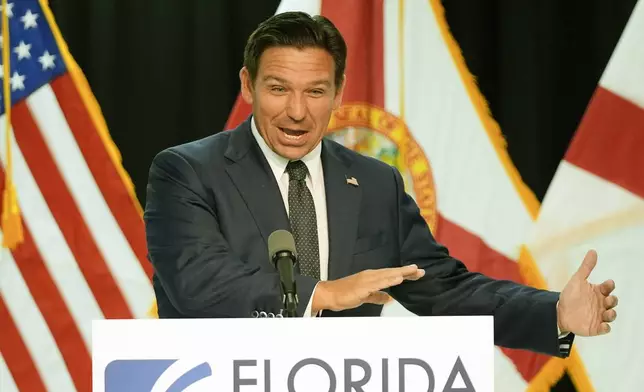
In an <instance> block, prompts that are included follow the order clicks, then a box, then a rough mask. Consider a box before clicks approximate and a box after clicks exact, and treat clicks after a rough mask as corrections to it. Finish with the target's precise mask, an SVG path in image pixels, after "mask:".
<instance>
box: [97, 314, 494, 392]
mask: <svg viewBox="0 0 644 392" xmlns="http://www.w3.org/2000/svg"><path fill="white" fill-rule="evenodd" d="M92 362H93V364H92V373H93V375H92V376H93V377H92V378H93V390H94V391H97V392H104V391H105V392H117V391H118V392H179V391H187V392H198V391H204V392H205V391H208V392H213V391H230V392H282V391H286V392H295V391H297V392H328V391H332V392H336V391H337V392H345V391H346V392H376V391H378V392H420V391H422V392H427V391H432V392H433V391H436V392H445V391H461V392H464V391H471V392H474V391H476V392H492V391H493V390H494V385H493V383H494V369H493V367H494V341H493V320H492V317H491V316H477V317H375V318H257V319H185V320H100V321H94V323H93V325H92Z"/></svg>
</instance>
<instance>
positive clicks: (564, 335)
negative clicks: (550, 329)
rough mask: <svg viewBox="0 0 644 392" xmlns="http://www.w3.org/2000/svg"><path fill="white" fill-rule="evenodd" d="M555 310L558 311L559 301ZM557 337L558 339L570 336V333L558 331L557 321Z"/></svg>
mask: <svg viewBox="0 0 644 392" xmlns="http://www.w3.org/2000/svg"><path fill="white" fill-rule="evenodd" d="M557 309H559V301H557ZM557 335H558V336H559V339H561V338H565V337H566V336H568V335H570V332H564V333H561V329H559V320H557Z"/></svg>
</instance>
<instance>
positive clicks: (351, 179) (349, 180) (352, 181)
mask: <svg viewBox="0 0 644 392" xmlns="http://www.w3.org/2000/svg"><path fill="white" fill-rule="evenodd" d="M347 184H351V185H353V186H358V180H356V178H355V177H349V178H347Z"/></svg>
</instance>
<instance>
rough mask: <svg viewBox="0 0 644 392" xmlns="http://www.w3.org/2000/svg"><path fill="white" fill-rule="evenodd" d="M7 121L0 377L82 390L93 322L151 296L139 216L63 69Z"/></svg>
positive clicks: (141, 306) (29, 385) (123, 314)
mask: <svg viewBox="0 0 644 392" xmlns="http://www.w3.org/2000/svg"><path fill="white" fill-rule="evenodd" d="M12 125H13V135H14V137H13V140H12V143H13V145H12V153H13V154H12V163H13V170H14V176H13V178H14V182H15V184H16V189H17V192H18V201H19V204H20V208H21V213H22V219H23V223H24V231H25V238H24V242H23V243H22V244H21V245H19V246H18V248H17V249H16V250H14V251H9V250H6V249H5V250H3V254H2V259H1V260H0V295H1V297H0V299H1V301H0V351H1V353H2V357H3V362H2V364H3V366H5V367H6V368H7V369H8V374H7V375H5V374H4V373H3V376H6V378H7V379H8V381H6V383H7V385H9V384H11V385H15V386H16V387H17V388H18V389H19V390H29V391H38V390H65V391H74V390H79V391H85V390H90V389H91V354H90V350H91V322H92V320H95V319H102V318H132V317H137V318H140V317H146V316H147V313H148V311H149V309H150V306H151V305H152V304H153V301H154V293H153V290H152V286H151V283H150V272H151V268H150V266H149V263H148V261H147V260H146V258H145V255H146V250H145V246H146V245H145V231H144V226H143V220H142V217H141V215H140V212H139V209H138V208H137V205H136V200H134V199H133V197H132V196H131V194H130V191H129V190H128V188H127V185H126V184H125V183H124V180H123V179H122V177H121V176H120V174H119V170H122V169H120V168H118V167H117V166H116V165H117V164H116V163H115V162H114V161H113V160H112V159H111V157H110V155H109V154H110V151H109V146H108V145H106V144H105V143H104V142H103V140H102V139H101V136H100V134H99V132H100V130H99V129H98V128H97V125H96V123H95V122H94V119H93V118H92V117H91V116H90V113H89V111H88V109H87V106H86V105H85V101H84V100H83V99H82V97H81V93H80V90H79V88H78V87H77V85H76V82H75V81H74V80H73V79H72V76H71V75H69V74H65V75H63V76H60V77H59V78H57V79H55V80H54V81H53V82H52V83H51V84H50V85H46V86H43V87H41V88H40V89H38V90H37V91H35V92H34V93H32V94H31V95H30V96H29V97H28V98H27V99H26V100H24V101H22V102H19V103H17V104H15V105H14V106H13V108H12ZM0 132H2V134H4V132H6V129H5V124H4V116H3V117H2V118H0ZM0 139H2V140H1V141H0V153H1V156H2V164H3V165H2V167H3V170H1V171H0V184H2V186H4V175H5V172H4V168H6V163H7V162H6V156H5V155H4V154H5V146H4V145H3V144H4V137H3V138H0ZM2 369H3V368H2V367H0V370H2Z"/></svg>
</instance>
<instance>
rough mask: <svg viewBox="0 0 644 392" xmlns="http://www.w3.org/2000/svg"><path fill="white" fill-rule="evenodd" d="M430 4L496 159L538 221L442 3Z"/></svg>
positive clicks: (532, 201)
mask: <svg viewBox="0 0 644 392" xmlns="http://www.w3.org/2000/svg"><path fill="white" fill-rule="evenodd" d="M428 1H429V3H430V5H431V7H432V10H433V11H434V16H435V17H436V21H437V23H438V26H439V29H440V31H441V34H442V36H443V40H444V41H445V44H446V45H447V48H448V49H449V51H450V54H451V55H452V59H453V60H454V64H455V65H456V68H457V69H458V72H459V75H460V76H461V80H462V81H463V84H464V86H465V88H466V89H467V92H468V96H469V97H470V99H471V100H472V104H473V105H474V108H476V111H477V113H478V115H479V119H480V120H481V122H482V123H483V125H484V128H485V131H486V132H487V134H488V137H489V138H490V141H491V142H492V145H493V146H494V149H495V150H496V152H497V155H498V156H499V159H500V160H501V163H502V164H503V167H504V169H505V171H506V173H507V174H508V177H509V178H510V179H511V180H512V183H513V184H514V188H515V189H516V190H517V192H518V193H519V195H520V196H521V199H522V200H523V203H524V204H525V206H526V208H527V210H528V212H529V213H530V215H531V216H532V219H536V218H537V214H538V213H539V204H540V203H539V200H538V199H537V197H536V196H535V195H534V193H533V192H532V190H530V188H529V187H528V186H527V185H526V184H525V183H524V182H523V180H522V179H521V175H520V174H519V171H518V170H517V168H516V167H515V166H514V164H513V163H512V160H511V159H510V155H509V154H508V152H507V142H506V140H505V138H504V137H503V133H502V132H501V128H500V127H499V124H498V123H497V122H496V120H494V118H493V117H492V114H491V111H490V108H489V105H488V103H487V101H486V100H485V98H484V97H483V94H481V92H480V91H479V88H478V85H477V84H476V79H475V77H474V76H473V75H472V74H471V73H470V72H469V70H468V68H467V65H466V64H465V59H464V58H463V53H462V52H461V49H460V47H459V46H458V43H457V42H456V39H455V38H454V37H453V36H452V33H451V32H450V29H449V26H448V25H447V20H446V19H445V9H444V8H443V5H442V4H441V2H440V0H428Z"/></svg>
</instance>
